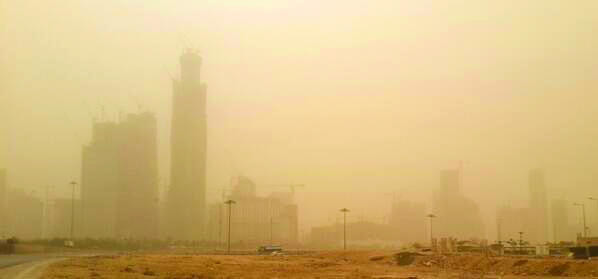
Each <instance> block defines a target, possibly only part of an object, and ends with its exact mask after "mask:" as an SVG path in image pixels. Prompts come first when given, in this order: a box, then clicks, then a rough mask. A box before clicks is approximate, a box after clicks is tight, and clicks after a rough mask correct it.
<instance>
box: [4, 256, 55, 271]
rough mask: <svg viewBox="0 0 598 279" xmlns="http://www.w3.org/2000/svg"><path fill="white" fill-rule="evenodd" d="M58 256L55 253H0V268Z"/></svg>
mask: <svg viewBox="0 0 598 279" xmlns="http://www.w3.org/2000/svg"><path fill="white" fill-rule="evenodd" d="M59 256H60V255H57V254H31V255H0V269H2V268H7V267H10V266H15V265H19V264H23V263H28V262H33V261H40V260H44V259H50V258H55V257H59Z"/></svg>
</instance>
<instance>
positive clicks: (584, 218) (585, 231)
mask: <svg viewBox="0 0 598 279" xmlns="http://www.w3.org/2000/svg"><path fill="white" fill-rule="evenodd" d="M573 205H575V206H579V207H581V213H582V216H583V237H588V226H587V225H586V205H585V204H583V203H574V204H573Z"/></svg>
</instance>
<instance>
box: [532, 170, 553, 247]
mask: <svg viewBox="0 0 598 279" xmlns="http://www.w3.org/2000/svg"><path fill="white" fill-rule="evenodd" d="M529 193H530V210H531V211H532V214H533V216H534V218H533V221H532V222H533V225H534V226H533V228H534V229H533V231H532V232H530V234H531V235H530V240H531V241H532V242H536V243H545V242H546V241H548V240H549V239H548V200H547V197H546V185H545V182H544V172H543V171H542V170H541V169H534V170H531V171H530V173H529Z"/></svg>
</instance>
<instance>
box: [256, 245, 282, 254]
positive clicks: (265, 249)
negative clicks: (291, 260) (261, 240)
mask: <svg viewBox="0 0 598 279" xmlns="http://www.w3.org/2000/svg"><path fill="white" fill-rule="evenodd" d="M257 252H258V253H259V254H270V253H274V252H282V247H281V246H279V245H265V246H260V248H258V249H257Z"/></svg>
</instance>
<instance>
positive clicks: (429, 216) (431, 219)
mask: <svg viewBox="0 0 598 279" xmlns="http://www.w3.org/2000/svg"><path fill="white" fill-rule="evenodd" d="M426 217H428V218H430V247H432V245H434V218H436V215H434V214H428V215H426Z"/></svg>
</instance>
